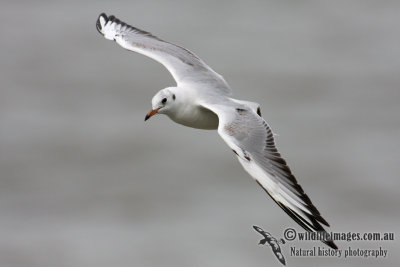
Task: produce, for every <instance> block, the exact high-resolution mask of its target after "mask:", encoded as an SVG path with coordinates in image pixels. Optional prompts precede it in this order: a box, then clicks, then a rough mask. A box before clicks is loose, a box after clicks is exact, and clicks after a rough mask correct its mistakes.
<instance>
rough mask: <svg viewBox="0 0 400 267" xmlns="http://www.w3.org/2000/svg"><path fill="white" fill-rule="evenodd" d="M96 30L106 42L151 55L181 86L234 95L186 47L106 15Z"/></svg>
mask: <svg viewBox="0 0 400 267" xmlns="http://www.w3.org/2000/svg"><path fill="white" fill-rule="evenodd" d="M96 28H97V30H98V31H99V33H101V34H102V35H103V36H104V37H105V38H106V39H108V40H114V41H115V42H117V43H118V44H119V45H120V46H122V47H123V48H125V49H127V50H130V51H133V52H137V53H140V54H143V55H145V56H148V57H150V58H152V59H154V60H156V61H158V62H159V63H161V64H162V65H164V66H165V67H166V68H167V69H168V71H169V72H170V73H171V75H172V76H173V78H174V79H175V81H176V83H177V84H178V86H180V85H182V84H192V85H193V84H196V85H202V84H203V85H204V84H207V83H211V84H213V87H212V88H213V90H217V91H219V93H221V94H223V95H229V94H230V93H231V90H230V88H229V86H228V84H227V83H226V81H225V80H224V78H223V77H222V76H221V75H219V74H218V73H216V72H215V71H214V70H212V69H211V68H210V67H209V66H208V65H207V64H205V63H204V62H203V61H202V60H201V59H200V58H199V57H198V56H196V55H195V54H194V53H192V52H191V51H189V50H187V49H186V48H183V47H181V46H178V45H175V44H172V43H169V42H166V41H164V40H162V39H160V38H158V37H156V36H154V35H152V34H151V33H149V32H146V31H143V30H140V29H138V28H135V27H133V26H130V25H128V24H126V23H125V22H122V21H120V20H119V19H117V18H116V17H114V16H107V15H106V14H104V13H102V14H100V16H99V18H98V19H97V22H96ZM203 87H204V88H207V86H203ZM204 90H207V89H204Z"/></svg>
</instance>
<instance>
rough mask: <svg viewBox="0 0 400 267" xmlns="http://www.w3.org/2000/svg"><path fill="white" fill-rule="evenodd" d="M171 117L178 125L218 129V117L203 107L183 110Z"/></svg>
mask: <svg viewBox="0 0 400 267" xmlns="http://www.w3.org/2000/svg"><path fill="white" fill-rule="evenodd" d="M169 117H170V118H171V119H172V120H173V121H174V122H176V123H179V124H182V125H185V126H188V127H192V128H196V129H204V130H215V129H217V128H218V116H217V115H216V114H215V113H214V112H212V111H211V110H209V109H206V108H204V107H201V106H197V107H192V108H190V109H187V110H182V111H181V112H178V113H176V114H174V115H169Z"/></svg>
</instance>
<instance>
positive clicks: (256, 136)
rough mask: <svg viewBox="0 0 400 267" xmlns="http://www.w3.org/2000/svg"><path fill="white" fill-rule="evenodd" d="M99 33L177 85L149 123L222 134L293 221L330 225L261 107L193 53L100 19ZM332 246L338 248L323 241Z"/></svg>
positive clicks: (159, 100)
mask: <svg viewBox="0 0 400 267" xmlns="http://www.w3.org/2000/svg"><path fill="white" fill-rule="evenodd" d="M96 28H97V30H98V31H99V32H100V33H101V34H102V35H103V36H104V37H105V38H106V39H108V40H114V41H115V42H117V44H119V45H120V46H122V47H123V48H125V49H128V50H131V51H134V52H138V53H140V54H143V55H145V56H148V57H150V58H152V59H154V60H156V61H158V62H159V63H161V64H163V65H164V66H165V67H166V68H167V69H168V71H169V72H170V73H171V74H172V76H173V77H174V79H175V81H176V83H177V86H176V87H168V88H165V89H162V90H160V91H159V92H158V93H157V94H156V95H155V96H154V97H153V99H152V101H151V103H152V109H151V110H150V111H149V112H148V113H147V115H146V117H145V120H148V119H149V118H150V117H152V116H154V115H156V114H165V115H167V116H168V117H170V118H171V119H172V120H173V121H175V122H177V123H179V124H182V125H185V126H189V127H193V128H198V129H218V133H219V135H220V136H221V137H222V139H223V140H224V141H225V142H226V143H227V144H228V146H229V147H230V148H231V149H232V151H233V152H234V153H235V155H236V156H237V158H238V159H239V162H240V163H241V164H242V166H243V167H244V169H245V170H246V171H247V172H248V173H249V174H250V175H251V176H252V177H253V178H254V179H255V180H256V181H257V183H258V184H259V185H260V186H261V187H262V188H263V189H264V190H265V191H266V192H267V193H268V194H269V195H270V196H271V198H272V199H273V200H274V201H275V202H276V203H277V204H278V205H279V206H280V207H281V208H282V209H283V210H284V211H285V212H286V213H287V214H289V216H290V217H292V219H293V220H295V221H296V222H297V223H298V224H299V225H301V226H302V227H303V228H304V229H306V230H307V231H325V229H324V227H323V226H322V225H325V226H329V224H328V222H327V221H326V220H325V219H324V218H322V216H321V215H320V213H319V212H318V210H317V209H316V207H315V206H314V205H313V204H312V203H311V200H310V199H309V197H308V196H307V195H306V194H305V193H304V191H303V189H302V188H301V186H300V185H299V184H298V183H297V181H296V178H295V177H294V176H293V174H292V172H291V171H290V169H289V167H288V166H287V164H286V161H285V160H284V159H283V158H282V157H281V155H280V154H279V152H278V150H277V149H276V147H275V141H274V136H273V133H272V131H271V128H270V127H269V126H268V124H267V122H266V121H265V120H264V119H263V118H262V117H261V110H260V105H259V104H257V103H254V102H249V101H243V100H238V99H233V98H231V97H230V95H231V89H230V88H229V86H228V84H227V83H226V81H225V80H224V78H223V77H222V76H221V75H219V74H218V73H216V72H215V71H213V70H212V69H211V68H210V67H209V66H207V65H206V64H205V63H204V62H203V61H202V60H201V59H200V58H199V57H198V56H196V55H195V54H194V53H192V52H190V51H189V50H187V49H185V48H183V47H181V46H178V45H175V44H172V43H169V42H166V41H163V40H161V39H160V38H158V37H156V36H154V35H152V34H151V33H149V32H146V31H142V30H140V29H137V28H135V27H132V26H130V25H128V24H126V23H124V22H122V21H120V20H119V19H117V18H115V17H114V16H107V15H106V14H104V13H103V14H101V15H100V16H99V18H98V19H97V23H96ZM323 242H324V243H326V244H327V245H328V246H330V247H332V248H334V249H336V248H337V246H336V245H335V244H334V243H333V242H332V241H328V240H324V241H323Z"/></svg>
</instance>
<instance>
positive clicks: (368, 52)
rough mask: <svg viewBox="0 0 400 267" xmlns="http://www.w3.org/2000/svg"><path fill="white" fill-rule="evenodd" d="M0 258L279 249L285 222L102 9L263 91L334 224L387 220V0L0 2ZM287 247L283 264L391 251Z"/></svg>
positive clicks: (394, 160)
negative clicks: (187, 119) (320, 252)
mask: <svg viewBox="0 0 400 267" xmlns="http://www.w3.org/2000/svg"><path fill="white" fill-rule="evenodd" d="M0 7H1V8H0V15H1V16H0V30H1V38H0V51H1V54H0V62H1V63H0V80H1V88H0V176H1V177H0V236H1V238H0V265H1V266H13V267H14V266H17V267H25V266H29V267H35V266H38V267H44V266H60V267H62V266H98V267H101V266H268V265H272V266H279V265H280V263H279V262H278V261H277V260H276V259H275V257H274V255H273V254H272V253H271V251H270V248H268V247H260V246H258V245H257V243H258V241H259V239H260V236H259V234H258V233H256V232H255V231H254V230H253V229H252V225H254V224H255V225H259V226H261V227H262V228H264V229H265V230H267V231H269V232H271V233H272V234H273V235H274V236H276V237H281V236H282V235H283V230H284V229H285V228H286V227H293V228H295V229H297V230H300V227H297V225H296V224H295V223H294V222H293V221H292V220H291V219H290V218H289V217H288V216H287V215H286V214H285V213H284V212H283V211H281V210H280V208H279V207H277V206H276V205H275V203H274V202H273V201H272V200H271V199H270V198H269V197H268V196H267V195H266V194H265V193H264V191H263V190H262V189H261V188H259V187H258V185H257V184H256V183H255V182H253V180H252V179H251V178H250V176H249V175H247V174H246V173H245V171H244V170H242V168H241V166H240V165H239V163H238V162H237V161H236V159H235V157H234V155H233V154H232V153H231V151H230V149H229V148H228V147H227V146H226V145H225V144H224V142H223V141H222V140H221V139H220V138H219V136H218V134H217V132H215V131H201V130H194V129H190V128H185V127H182V126H179V125H177V124H174V123H173V122H171V121H170V120H169V119H168V118H167V117H162V116H158V117H155V118H152V119H151V120H150V121H148V122H146V123H144V122H143V118H144V115H145V114H146V113H147V111H148V110H149V108H150V100H151V98H152V96H153V95H154V94H155V93H156V92H157V91H158V90H160V89H162V88H164V87H167V86H170V85H173V84H174V81H173V79H172V78H171V76H170V75H169V73H168V72H167V71H166V70H165V69H164V68H163V67H162V66H161V65H159V64H158V63H156V62H154V61H152V60H150V59H148V58H146V57H144V56H141V55H137V54H134V53H129V52H127V51H125V50H123V49H121V48H120V47H118V46H117V45H116V44H115V43H113V42H109V41H106V40H105V39H104V38H103V37H101V36H100V35H99V34H98V33H97V31H96V29H95V21H96V19H97V16H98V15H99V14H100V13H101V12H106V13H107V14H114V15H116V16H118V17H119V18H120V19H122V20H124V21H126V22H128V23H130V24H132V25H135V26H137V27H139V28H142V29H144V30H148V31H151V32H152V33H154V34H156V35H158V36H160V37H162V38H164V39H166V40H168V41H171V42H175V43H178V44H180V45H182V46H184V47H187V48H188V49H190V50H192V51H194V52H195V53H196V54H198V55H199V56H200V57H201V58H203V59H204V60H205V61H206V62H207V63H208V64H209V65H210V66H211V67H212V68H213V69H214V70H216V71H217V72H219V73H220V74H222V75H223V76H224V77H225V79H226V80H227V81H228V83H229V84H230V85H231V87H232V89H233V92H234V96H235V97H236V98H239V99H246V100H252V101H256V102H258V103H260V104H261V105H262V112H263V115H264V117H265V118H267V120H268V121H269V123H270V125H271V126H272V128H273V130H274V132H276V133H277V134H279V137H277V144H278V148H279V149H280V151H281V153H282V154H283V155H284V157H285V158H286V159H287V161H288V163H289V165H290V166H291V168H292V170H293V171H294V173H295V175H296V177H297V178H298V180H299V182H300V184H301V185H302V186H303V188H304V189H305V191H306V192H307V193H308V195H309V196H310V197H311V199H312V201H313V202H314V204H315V205H316V206H317V207H318V208H319V210H320V211H321V213H322V215H323V216H324V217H325V218H326V219H327V220H328V221H329V222H330V224H331V226H332V229H331V230H333V231H341V232H348V231H352V232H365V231H373V232H395V233H396V234H397V233H399V216H400V215H399V209H398V206H399V204H400V203H399V200H400V198H399V194H398V188H399V173H400V157H399V151H400V141H399V137H400V104H399V101H400V75H399V74H400V34H399V33H400V32H399V26H400V16H399V11H400V4H399V2H398V1H384V2H382V1H243V2H238V1H233V2H231V1H191V2H189V1H182V2H178V1H176V2H167V1H140V2H136V1H129V2H124V1H107V2H104V1H103V2H97V1H86V2H85V3H81V2H80V1H76V2H63V1H31V2H28V1H25V2H23V1H18V2H17V1H3V2H2V3H1V4H0ZM337 244H338V245H339V247H340V248H342V249H346V248H348V247H349V246H350V247H352V248H355V249H356V248H379V247H380V246H381V247H382V248H384V249H388V253H389V254H388V256H387V258H386V259H364V258H351V259H343V258H342V259H336V258H334V257H330V258H329V257H320V258H312V257H300V258H296V257H291V256H290V246H293V245H296V246H297V247H301V248H310V247H312V246H313V245H321V246H322V243H321V244H319V243H317V244H314V243H311V242H303V243H299V242H297V243H290V242H288V243H287V244H285V245H282V251H283V254H284V255H285V257H286V260H287V265H288V266H309V265H310V264H317V265H327V266H339V265H342V266H349V265H352V266H376V265H378V264H379V265H381V266H385V265H387V266H394V265H396V264H397V263H398V261H399V257H398V250H399V243H398V241H392V242H372V241H371V242H350V243H348V242H337Z"/></svg>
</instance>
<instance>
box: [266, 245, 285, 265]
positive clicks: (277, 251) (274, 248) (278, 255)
mask: <svg viewBox="0 0 400 267" xmlns="http://www.w3.org/2000/svg"><path fill="white" fill-rule="evenodd" d="M269 244H270V246H271V248H272V252H274V254H275V256H276V258H277V259H278V260H279V261H280V262H281V263H282V264H283V265H286V260H285V257H284V256H283V254H282V251H281V247H280V246H279V244H278V242H277V241H276V239H274V240H272V241H271V242H269Z"/></svg>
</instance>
